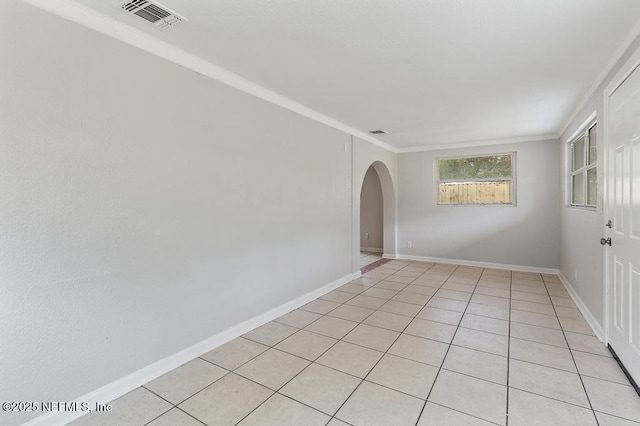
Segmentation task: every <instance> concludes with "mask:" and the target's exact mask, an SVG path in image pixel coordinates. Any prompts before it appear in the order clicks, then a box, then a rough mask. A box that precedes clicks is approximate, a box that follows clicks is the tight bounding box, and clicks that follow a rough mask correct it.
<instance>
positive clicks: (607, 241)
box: [600, 237, 611, 247]
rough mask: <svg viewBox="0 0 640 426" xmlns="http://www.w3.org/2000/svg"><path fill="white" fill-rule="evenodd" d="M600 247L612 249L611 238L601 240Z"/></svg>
mask: <svg viewBox="0 0 640 426" xmlns="http://www.w3.org/2000/svg"><path fill="white" fill-rule="evenodd" d="M600 245H603V246H606V245H608V246H609V247H611V237H609V238H600Z"/></svg>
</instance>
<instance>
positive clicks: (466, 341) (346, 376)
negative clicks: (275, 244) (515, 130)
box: [74, 261, 640, 426]
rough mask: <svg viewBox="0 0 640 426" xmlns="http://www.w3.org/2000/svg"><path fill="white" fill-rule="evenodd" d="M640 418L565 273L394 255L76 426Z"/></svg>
mask: <svg viewBox="0 0 640 426" xmlns="http://www.w3.org/2000/svg"><path fill="white" fill-rule="evenodd" d="M97 424H100V425H152V426H160V425H202V424H207V425H236V424H239V425H242V426H245V425H310V426H311V425H331V426H337V425H349V424H351V425H385V426H389V425H393V426H402V425H411V426H414V425H418V426H425V425H472V426H473V425H491V424H497V425H506V424H508V425H513V426H518V425H526V426H530V425H576V426H588V425H601V426H614V425H615V426H632V425H635V426H640V397H638V395H637V394H636V393H635V391H634V390H633V388H632V387H631V386H630V384H629V382H628V381H627V379H626V377H625V376H624V374H623V373H622V371H621V370H620V368H619V367H618V365H617V364H616V362H615V360H614V359H613V358H612V357H611V355H610V354H609V352H608V351H607V349H606V348H605V347H604V346H603V345H602V344H601V343H600V342H599V341H598V340H597V339H596V337H594V335H593V333H592V331H591V329H590V328H589V326H588V325H587V323H586V322H585V321H584V319H583V317H582V315H581V314H580V311H578V309H577V308H576V306H575V305H574V303H573V301H572V300H571V299H570V297H569V294H568V293H567V292H566V290H565V289H564V288H563V286H562V284H561V283H560V281H559V280H558V277H556V276H552V275H541V274H534V273H524V272H512V271H504V270H492V269H482V268H473V267H466V266H456V265H445V264H433V263H425V262H409V261H391V262H389V263H387V264H385V265H383V266H381V267H378V268H376V269H374V270H373V271H371V272H368V273H366V274H365V275H364V276H363V277H362V278H359V279H357V280H355V281H353V282H351V283H349V284H346V285H344V286H342V287H340V288H338V289H337V290H334V291H332V292H330V293H327V294H326V295H324V296H322V297H321V298H319V299H317V300H315V301H313V302H311V303H309V304H307V305H305V306H302V307H301V308H299V309H297V310H295V311H292V312H290V313H288V314H286V315H284V316H282V317H280V318H278V319H277V320H275V321H273V322H270V323H268V324H266V325H264V326H262V327H259V328H257V329H255V330H253V331H251V332H249V333H247V334H245V335H244V336H242V337H239V338H237V339H235V340H232V341H231V342H229V343H227V344H225V345H223V346H221V347H219V348H217V349H214V350H213V351H211V352H209V353H206V354H204V355H202V356H201V357H200V358H196V359H194V360H192V361H190V362H189V363H187V364H185V365H183V366H182V367H180V368H178V369H176V370H174V371H172V372H170V373H168V374H166V375H164V376H162V377H160V378H158V379H156V380H154V381H152V382H150V383H147V384H146V385H145V386H143V387H140V388H138V389H136V390H135V391H133V392H131V393H129V394H127V395H125V396H123V397H121V398H119V399H117V400H116V401H114V402H113V411H111V412H110V413H106V414H102V413H97V414H91V415H89V416H86V417H83V418H81V419H79V420H78V421H76V422H74V425H97Z"/></svg>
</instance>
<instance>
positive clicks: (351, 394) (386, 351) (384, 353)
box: [331, 263, 444, 421]
mask: <svg viewBox="0 0 640 426" xmlns="http://www.w3.org/2000/svg"><path fill="white" fill-rule="evenodd" d="M410 264H411V263H409V264H407V265H405V266H403V267H402V268H400V269H399V270H402V269H404V268H405V267H406V266H408V265H410ZM435 265H436V264H435V263H434V264H433V265H431V266H430V267H429V268H428V269H427V270H425V272H424V273H426V272H427V271H428V270H429V269H431V268H432V267H433V266H435ZM424 273H423V274H424ZM423 274H421V275H423ZM392 275H393V274H392ZM416 279H418V278H417V277H416V278H415V279H413V280H412V281H410V282H409V283H407V285H406V286H405V287H404V288H406V287H407V286H409V285H410V284H411V283H412V282H414V281H415V280H416ZM381 281H382V280H381ZM442 284H443V285H444V282H443V283H442ZM439 288H440V287H439ZM439 288H438V289H439ZM431 298H433V296H430V297H429V300H431ZM427 303H429V302H428V301H427ZM424 306H426V303H425V304H424V305H423V308H424ZM421 310H422V309H420V311H421ZM377 311H378V310H377V309H376V310H375V311H374V312H377ZM420 311H418V312H416V314H415V315H414V316H413V317H412V318H413V319H415V318H416V316H417V315H418V314H419V313H420ZM382 312H384V311H382ZM371 315H373V312H372V313H371ZM371 315H369V316H371ZM397 315H399V314H397ZM367 318H369V317H367ZM413 319H412V320H411V321H410V322H409V323H408V324H407V325H406V326H405V327H404V328H403V329H402V331H400V332H397V333H398V336H397V337H396V338H395V339H394V340H393V342H392V343H391V344H390V345H389V347H388V348H387V350H385V351H384V352H383V354H382V356H381V357H380V359H378V361H376V363H375V364H374V365H373V366H372V367H371V368H370V369H369V372H368V373H367V374H365V376H364V377H363V378H362V380H361V381H360V383H359V384H358V386H356V387H355V389H353V391H352V392H351V393H350V394H349V396H348V397H347V398H346V399H345V400H344V401H343V402H342V404H340V406H339V407H338V409H337V410H336V412H335V413H334V415H333V416H332V417H331V419H334V418H335V419H337V420H340V421H343V420H342V419H338V418H337V417H335V415H336V414H338V412H339V411H340V410H341V409H342V407H343V406H344V404H346V403H347V401H348V400H349V398H351V397H352V396H353V394H354V393H356V391H357V390H358V389H359V388H360V386H361V385H362V383H364V382H365V380H366V379H367V377H368V376H369V374H371V372H372V371H373V370H374V369H375V368H376V366H377V365H378V364H379V363H380V361H381V360H382V358H384V356H385V355H386V354H387V353H388V351H389V349H391V347H392V346H393V345H394V344H395V343H396V342H397V341H398V339H399V338H400V336H402V334H403V332H404V330H406V329H407V327H409V325H410V324H411V322H412V321H413ZM362 321H363V322H364V321H366V318H365V319H364V320H362ZM361 324H362V322H361ZM347 334H349V333H347ZM345 336H346V335H345ZM343 337H344V336H343ZM347 343H350V342H347ZM368 349H372V348H368ZM391 355H393V354H391ZM402 358H404V357H402ZM410 361H414V360H410ZM414 362H417V361H414ZM423 364H424V363H423ZM425 365H429V364H425ZM369 383H371V382H369ZM434 383H435V379H434ZM376 384H377V383H376ZM378 386H380V385H378ZM385 387H386V386H385ZM393 390H394V391H396V392H399V391H397V390H395V389H393ZM411 396H412V395H411ZM414 398H415V397H414ZM418 399H421V398H418ZM425 404H426V399H425ZM420 414H422V411H421V412H420ZM419 419H420V416H418V420H419Z"/></svg>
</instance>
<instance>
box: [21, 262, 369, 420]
mask: <svg viewBox="0 0 640 426" xmlns="http://www.w3.org/2000/svg"><path fill="white" fill-rule="evenodd" d="M361 275H362V274H361V273H360V271H356V272H353V273H351V274H349V275H345V276H344V277H342V278H339V279H337V280H335V281H333V282H331V283H329V284H327V285H325V286H323V287H320V288H318V289H316V290H313V291H311V292H309V293H307V294H305V295H303V296H300V297H298V298H296V299H293V300H291V301H289V302H286V303H284V304H282V305H280V306H278V307H276V308H273V309H271V310H269V311H267V312H265V313H263V314H260V315H258V316H256V317H253V318H251V319H248V320H246V321H244V322H241V323H240V324H237V325H235V326H233V327H231V328H228V329H226V330H224V331H222V332H220V333H218V334H216V335H214V336H211V337H209V338H207V339H205V340H203V341H201V342H199V343H196V344H195V345H193V346H190V347H188V348H186V349H183V350H181V351H180V352H178V353H175V354H173V355H171V356H168V357H166V358H164V359H161V360H160V361H157V362H154V363H153V364H151V365H148V366H147V367H144V368H142V369H141V370H138V371H136V372H134V373H132V374H130V375H128V376H126V377H123V378H121V379H119V380H116V381H115V382H112V383H109V384H108V385H105V386H103V387H101V388H99V389H96V390H94V391H93V392H89V393H88V394H86V395H83V396H81V397H80V398H77V399H76V400H75V401H77V402H78V403H80V402H87V403H89V406H94V405H95V403H100V404H105V403H107V402H110V401H113V400H114V399H116V398H119V397H121V396H122V395H124V394H126V393H129V392H131V391H132V390H134V389H136V388H137V387H139V386H142V385H144V384H145V383H147V382H149V381H151V380H153V379H156V378H158V377H160V376H162V375H163V374H165V373H168V372H169V371H171V370H173V369H175V368H178V367H180V366H181V365H183V364H185V363H187V362H189V361H191V360H192V359H194V358H196V357H199V356H200V355H202V354H204V353H206V352H209V351H210V350H212V349H215V348H217V347H218V346H220V345H223V344H225V343H227V342H229V341H230V340H233V339H235V338H236V337H238V336H241V335H243V334H245V333H247V332H249V331H251V330H253V329H254V328H256V327H259V326H261V325H263V324H266V323H268V322H269V321H273V320H274V319H276V318H278V317H281V316H282V315H284V314H286V313H288V312H291V311H292V310H294V309H296V308H299V307H300V306H302V305H304V304H306V303H309V302H311V301H312V300H315V299H317V298H318V297H320V296H322V295H324V294H326V293H328V292H330V291H331V290H334V289H336V288H338V287H340V286H341V285H344V284H346V283H348V282H350V281H353V280H355V279H356V278H359V277H360V276H361ZM83 414H86V413H82V412H51V413H47V414H45V415H42V416H39V417H36V418H35V419H33V420H31V421H29V422H27V423H24V424H23V426H36V425H38V426H40V425H47V426H57V425H61V426H62V425H66V424H67V423H69V422H71V421H73V420H75V419H77V418H78V417H80V416H82V415H83Z"/></svg>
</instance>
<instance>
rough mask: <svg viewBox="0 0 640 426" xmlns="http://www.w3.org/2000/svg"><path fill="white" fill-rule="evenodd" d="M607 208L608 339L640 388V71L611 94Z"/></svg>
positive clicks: (609, 106)
mask: <svg viewBox="0 0 640 426" xmlns="http://www.w3.org/2000/svg"><path fill="white" fill-rule="evenodd" d="M608 102H609V104H608V115H609V116H608V117H607V118H608V119H607V127H608V128H607V135H608V137H607V140H606V141H605V143H606V145H605V149H606V154H607V186H608V187H607V200H606V201H607V204H606V209H605V212H606V215H607V216H606V217H605V220H607V219H610V220H611V222H612V226H611V230H610V231H609V237H611V247H608V248H607V275H608V277H607V279H608V297H607V309H606V311H607V335H608V342H609V344H610V345H611V347H612V348H613V350H614V351H615V352H616V354H617V355H618V357H619V358H620V360H621V361H622V363H623V364H624V366H625V367H626V369H627V371H628V372H629V374H630V375H631V376H632V377H633V378H634V380H635V382H636V383H639V384H640V68H636V69H635V70H634V71H633V72H632V73H631V74H630V75H629V77H627V78H626V80H624V82H623V83H622V84H621V85H620V86H618V88H617V89H616V90H615V91H614V92H613V93H612V94H611V95H610V96H609V99H608Z"/></svg>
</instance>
